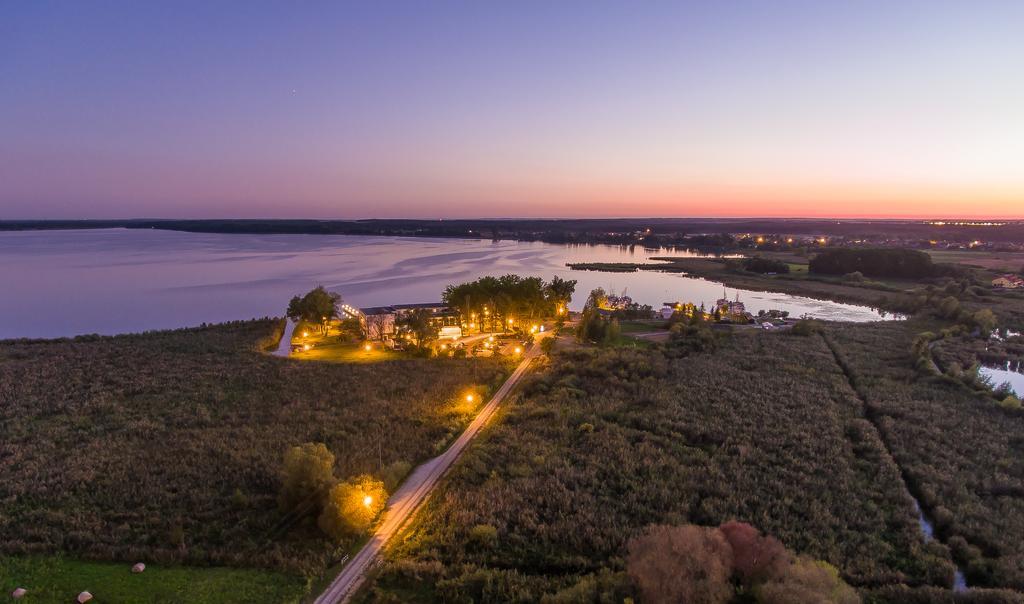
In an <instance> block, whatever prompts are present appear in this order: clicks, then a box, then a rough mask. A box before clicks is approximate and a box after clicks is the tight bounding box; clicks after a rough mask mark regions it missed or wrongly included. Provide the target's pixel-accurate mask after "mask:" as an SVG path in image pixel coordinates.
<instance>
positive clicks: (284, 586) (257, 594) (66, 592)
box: [0, 556, 307, 604]
mask: <svg viewBox="0 0 1024 604" xmlns="http://www.w3.org/2000/svg"><path fill="white" fill-rule="evenodd" d="M130 569H131V564H128V563H123V564H117V563H110V562H82V561H76V560H67V559H64V558H61V557H57V556H30V557H4V556H0V593H3V594H9V593H11V592H12V591H13V590H14V589H15V588H18V587H21V588H24V589H27V590H28V594H27V595H26V596H25V597H24V598H23V599H22V600H21V602H25V603H27V604H66V603H67V602H72V601H74V599H75V596H77V595H78V594H79V593H81V592H83V591H88V592H89V593H91V594H92V595H93V596H94V597H95V598H96V601H97V602H103V603H110V604H136V603H138V602H151V603H153V604H199V603H210V604H291V603H298V602H299V601H300V600H301V598H302V597H303V595H304V594H305V593H306V590H307V582H306V580H305V579H302V578H301V577H296V576H294V575H285V574H281V573H273V572H267V571H260V570H250V569H237V568H183V567H161V566H156V565H152V564H151V565H147V566H146V570H145V572H143V573H140V574H134V573H132V572H131V570H130Z"/></svg>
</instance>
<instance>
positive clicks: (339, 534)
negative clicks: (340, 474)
mask: <svg viewBox="0 0 1024 604" xmlns="http://www.w3.org/2000/svg"><path fill="white" fill-rule="evenodd" d="M387 500H388V493H387V491H386V490H384V483H383V482H381V481H379V480H376V479H374V478H373V477H372V476H370V475H369V474H363V475H361V476H356V477H355V478H353V479H350V480H346V481H345V482H341V483H338V484H336V485H334V486H333V487H332V488H331V490H330V493H329V494H328V495H327V501H326V502H325V503H324V509H323V512H321V513H320V518H319V519H318V520H317V525H318V526H319V527H320V530H322V531H323V532H324V533H326V534H327V535H328V536H330V537H331V538H333V539H334V540H336V541H340V540H342V539H344V538H346V537H351V536H353V535H358V534H360V533H362V532H364V531H365V530H366V529H367V528H369V526H370V524H371V523H372V522H373V519H374V518H376V517H377V514H379V513H380V512H381V510H383V509H384V506H386V505H387Z"/></svg>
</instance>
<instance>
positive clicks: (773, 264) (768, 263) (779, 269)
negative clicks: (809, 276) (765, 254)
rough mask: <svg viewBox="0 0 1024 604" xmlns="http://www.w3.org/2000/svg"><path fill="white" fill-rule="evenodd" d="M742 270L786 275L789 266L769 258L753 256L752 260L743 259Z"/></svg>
mask: <svg viewBox="0 0 1024 604" xmlns="http://www.w3.org/2000/svg"><path fill="white" fill-rule="evenodd" d="M743 268H744V270H748V271H750V272H752V273H788V272H789V265H788V264H786V263H785V262H782V261H781V260H772V259H770V258H762V257H760V256H755V257H753V258H745V259H744V260H743Z"/></svg>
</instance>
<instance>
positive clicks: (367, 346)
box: [363, 344, 373, 352]
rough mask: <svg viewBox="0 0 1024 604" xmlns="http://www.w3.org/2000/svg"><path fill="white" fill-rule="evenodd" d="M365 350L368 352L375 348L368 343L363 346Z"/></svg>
mask: <svg viewBox="0 0 1024 604" xmlns="http://www.w3.org/2000/svg"><path fill="white" fill-rule="evenodd" d="M363 350H365V351H366V352H370V351H371V350H373V346H370V345H369V344H366V345H365V346H363Z"/></svg>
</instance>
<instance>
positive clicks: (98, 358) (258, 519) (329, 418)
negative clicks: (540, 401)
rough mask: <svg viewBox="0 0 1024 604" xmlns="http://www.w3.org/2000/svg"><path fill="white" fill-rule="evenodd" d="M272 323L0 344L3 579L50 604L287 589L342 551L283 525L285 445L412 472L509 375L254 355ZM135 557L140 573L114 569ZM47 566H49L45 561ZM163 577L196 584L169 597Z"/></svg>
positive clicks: (470, 363)
mask: <svg viewBox="0 0 1024 604" xmlns="http://www.w3.org/2000/svg"><path fill="white" fill-rule="evenodd" d="M280 329H281V327H280V322H277V321H253V322H241V323H234V324H229V325H223V326H213V327H208V328H199V329H187V330H177V331H167V332H153V333H146V334H140V335H127V336H117V337H85V338H76V339H72V340H51V341H4V342H0V433H2V434H3V439H0V473H2V475H3V476H4V480H3V481H2V483H0V556H4V557H3V562H2V564H3V565H4V566H5V567H6V568H11V569H17V573H18V574H17V575H8V574H7V573H4V581H5V583H4V584H5V585H6V584H7V582H8V581H9V582H11V583H16V584H18V585H21V586H23V587H26V588H28V589H30V590H32V591H34V592H37V593H49V592H53V593H57V592H60V593H61V594H62V595H61V596H60V598H59V600H60V601H66V600H67V599H68V598H69V597H73V596H74V594H75V593H77V591H80V590H81V589H89V590H90V591H93V592H94V593H96V594H100V593H109V594H111V597H120V595H114V594H122V593H123V594H129V595H128V596H125V597H126V600H127V601H140V600H139V599H137V598H134V597H132V596H131V595H130V594H131V592H130V590H129V588H128V587H124V588H123V589H124V590H129V591H117V590H120V589H122V588H121V587H119V586H121V585H122V584H124V585H127V583H125V582H128V581H133V582H134V583H133V585H149V583H150V582H153V583H155V582H157V580H156V577H161V576H166V577H167V585H168V587H167V591H164V592H159V591H157V592H154V593H165V594H167V597H166V599H165V600H164V601H189V602H203V601H213V602H218V601H221V600H220V599H219V596H216V594H218V593H222V592H223V591H224V590H229V589H235V588H239V589H242V588H240V587H239V583H238V582H239V581H241V582H243V583H246V584H258V583H259V582H260V581H263V583H264V584H273V585H279V586H280V589H281V590H282V591H281V592H280V593H282V594H286V595H287V594H291V593H294V592H295V590H296V589H298V587H296V586H300V585H301V586H304V585H305V584H306V577H309V576H315V575H317V574H318V573H320V572H322V571H323V569H324V568H325V567H326V566H327V565H329V564H331V563H333V562H334V561H335V560H336V559H337V558H338V557H339V556H340V555H341V553H342V552H344V551H346V549H347V548H348V547H349V546H351V545H352V544H350V543H340V544H333V543H330V542H328V541H327V540H326V539H325V538H324V537H323V536H322V535H321V533H320V532H319V530H318V529H317V528H316V526H315V523H314V522H312V521H311V519H306V520H304V521H302V522H299V523H297V524H295V525H290V524H285V525H282V524H281V520H282V514H281V512H279V511H278V509H277V507H276V495H277V491H278V488H279V471H280V466H281V459H282V455H283V453H284V451H285V450H286V449H287V448H288V447H290V446H293V445H296V444H299V443H303V442H307V441H318V442H324V443H326V444H327V446H328V447H329V448H330V450H331V451H333V452H334V453H335V455H336V456H337V462H336V468H335V473H336V475H337V476H339V477H342V478H343V477H346V476H351V475H355V474H359V473H363V472H369V473H380V472H381V471H382V469H384V468H389V467H395V464H396V463H399V462H405V463H406V464H415V463H417V462H419V461H421V460H423V459H425V458H428V457H430V456H432V455H434V454H436V453H437V452H439V451H440V450H442V449H443V447H445V446H446V445H447V444H448V443H449V442H450V441H451V439H452V438H453V437H454V436H455V435H456V434H457V433H458V432H459V431H461V429H462V427H463V426H464V425H465V424H466V423H467V422H468V421H469V420H470V418H471V417H472V414H473V412H474V409H469V408H467V406H466V404H465V401H464V399H463V398H462V396H461V395H462V393H464V392H465V391H466V390H467V389H469V388H476V389H478V390H479V391H486V390H488V389H490V388H495V387H497V385H498V384H500V382H501V381H502V380H503V379H504V376H505V375H506V374H507V371H508V367H507V365H506V364H505V363H503V362H499V361H496V360H490V359H487V360H482V359H477V360H457V359H443V360H397V361H394V362H389V363H376V364H367V363H359V364H352V363H349V364H334V363H303V362H297V361H295V360H290V359H282V358H276V357H272V356H269V355H265V354H262V353H261V352H259V351H258V350H257V348H258V349H266V348H267V347H269V346H272V345H274V344H276V339H277V337H279V334H280ZM254 343H257V344H256V345H255V346H254ZM53 555H61V556H63V559H64V560H65V561H63V562H60V563H59V564H58V563H56V562H54V559H53V558H52V556H53ZM76 560H93V561H117V562H119V563H124V564H118V565H113V566H105V565H103V564H99V565H93V564H85V563H80V562H77V561H76ZM138 561H142V562H145V563H146V564H147V565H148V566H149V569H150V570H147V571H146V573H143V574H142V575H137V576H128V577H125V578H124V579H123V580H122V579H119V578H118V577H119V576H120V575H121V574H122V573H128V566H125V564H128V565H130V564H131V563H134V562H138ZM54 564H57V565H58V566H57V568H58V569H59V570H60V571H61V572H59V573H57V572H52V573H51V572H49V571H47V570H46V569H52V568H54ZM197 567H199V568H197ZM221 567H231V568H232V569H245V568H249V569H259V570H250V571H241V570H228V569H226V568H221ZM151 571H154V572H152V573H151ZM164 572H166V573H170V574H166V575H163V574H161V573H164ZM104 573H106V574H104ZM103 576H105V577H106V579H102V580H101V581H100V584H96V583H92V581H94V580H96V578H97V577H103ZM178 576H182V577H187V579H182V581H186V582H189V583H192V582H194V583H195V585H196V590H197V592H200V593H199V594H198V595H195V596H194V597H192V596H190V597H189V598H187V599H181V598H178V597H177V596H175V595H174V593H172V592H173V589H176V588H175V587H173V585H175V583H174V582H175V581H177V579H175V578H174V577H178ZM150 577H153V578H152V579H150ZM260 577H263V578H262V579H260ZM36 581H41V583H33V582H36ZM85 583H91V584H89V585H85ZM71 584H74V585H76V586H79V587H76V588H75V590H74V593H64V592H65V588H68V587H70V585H71ZM200 587H201V588H202V590H204V591H200ZM140 589H144V590H149V589H154V590H156V589H157V587H154V586H152V585H149V586H148V587H141V588H140ZM105 590H113V591H109V592H108V591H105ZM204 593H209V594H212V595H210V596H209V597H206V596H205V595H203V594H204ZM240 593H248V592H245V591H241V592H240ZM154 597H155V596H154ZM275 597H276V596H275ZM288 597H291V596H288ZM147 599H148V598H147ZM285 599H287V598H285ZM30 601H52V600H48V599H45V598H39V599H34V600H30Z"/></svg>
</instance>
